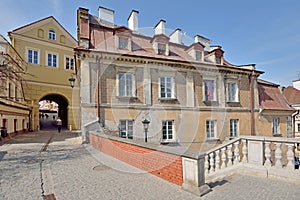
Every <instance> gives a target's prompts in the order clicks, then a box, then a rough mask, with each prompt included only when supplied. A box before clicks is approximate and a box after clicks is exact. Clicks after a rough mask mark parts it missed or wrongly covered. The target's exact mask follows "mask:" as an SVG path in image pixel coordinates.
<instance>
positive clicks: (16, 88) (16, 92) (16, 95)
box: [15, 86, 19, 101]
mask: <svg viewBox="0 0 300 200" xmlns="http://www.w3.org/2000/svg"><path fill="white" fill-rule="evenodd" d="M15 100H16V101H18V100H19V99H18V87H17V86H16V87H15Z"/></svg>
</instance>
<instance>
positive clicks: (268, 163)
mask: <svg viewBox="0 0 300 200" xmlns="http://www.w3.org/2000/svg"><path fill="white" fill-rule="evenodd" d="M270 144H271V142H265V147H266V149H265V157H266V158H265V159H266V160H265V166H266V167H271V166H272V163H271V150H270Z"/></svg>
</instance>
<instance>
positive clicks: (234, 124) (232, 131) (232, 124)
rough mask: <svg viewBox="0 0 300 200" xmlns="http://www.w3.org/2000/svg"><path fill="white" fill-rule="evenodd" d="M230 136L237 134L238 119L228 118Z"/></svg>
mask: <svg viewBox="0 0 300 200" xmlns="http://www.w3.org/2000/svg"><path fill="white" fill-rule="evenodd" d="M229 123H230V125H229V127H230V137H237V136H239V120H238V119H230V122H229Z"/></svg>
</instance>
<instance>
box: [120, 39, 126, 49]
mask: <svg viewBox="0 0 300 200" xmlns="http://www.w3.org/2000/svg"><path fill="white" fill-rule="evenodd" d="M119 49H128V38H126V37H119Z"/></svg>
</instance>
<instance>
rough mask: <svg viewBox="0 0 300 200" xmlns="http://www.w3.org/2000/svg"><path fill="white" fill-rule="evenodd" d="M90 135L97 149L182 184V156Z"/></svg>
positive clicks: (91, 141)
mask: <svg viewBox="0 0 300 200" xmlns="http://www.w3.org/2000/svg"><path fill="white" fill-rule="evenodd" d="M89 137H90V143H91V145H92V146H94V147H95V148H96V149H97V150H99V151H101V152H103V153H105V154H108V155H110V156H112V157H114V158H117V159H118V160H121V161H123V162H126V163H128V164H130V165H132V166H134V167H136V168H139V169H141V170H144V171H147V172H149V173H151V174H153V175H155V176H158V177H160V178H162V179H165V180H167V181H169V182H171V183H174V184H177V185H180V186H181V185H182V183H183V174H182V161H181V156H176V155H172V154H168V153H163V152H159V151H155V150H151V149H147V148H143V147H139V146H135V145H132V144H127V143H123V142H119V141H114V140H110V139H106V138H102V137H100V136H96V135H93V134H89Z"/></svg>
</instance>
